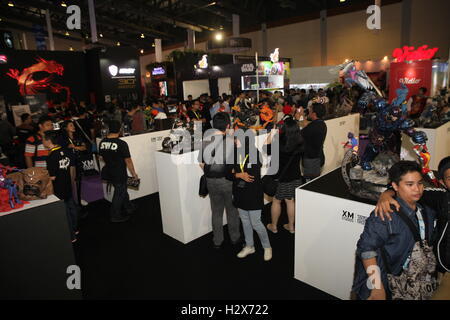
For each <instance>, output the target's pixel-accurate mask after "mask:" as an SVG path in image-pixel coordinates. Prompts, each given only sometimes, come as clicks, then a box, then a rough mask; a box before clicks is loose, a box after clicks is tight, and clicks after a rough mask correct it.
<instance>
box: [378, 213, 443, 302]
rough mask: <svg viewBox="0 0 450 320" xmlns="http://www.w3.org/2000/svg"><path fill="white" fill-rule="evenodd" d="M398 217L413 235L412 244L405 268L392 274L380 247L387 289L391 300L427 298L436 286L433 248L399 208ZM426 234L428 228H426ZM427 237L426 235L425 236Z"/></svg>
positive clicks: (435, 262)
mask: <svg viewBox="0 0 450 320" xmlns="http://www.w3.org/2000/svg"><path fill="white" fill-rule="evenodd" d="M398 215H399V217H400V218H401V219H402V220H403V221H404V222H405V223H406V225H407V226H408V228H409V229H410V231H411V232H412V234H413V236H414V240H415V241H416V243H415V244H414V247H413V250H412V253H411V256H410V262H409V266H408V268H407V269H405V270H403V271H402V272H401V274H400V275H394V274H393V273H392V270H391V268H390V266H389V263H388V259H387V252H386V249H385V248H384V247H383V248H382V249H381V257H382V260H383V263H384V265H385V268H386V271H387V279H388V286H389V291H390V293H391V299H392V300H428V299H430V298H431V297H432V296H433V294H434V292H435V291H436V289H437V287H438V282H437V277H436V265H437V261H436V258H435V256H434V253H433V248H432V247H431V246H430V245H429V244H428V241H427V240H422V239H421V237H420V231H419V229H418V228H417V226H416V225H414V223H413V222H412V221H411V220H410V219H409V218H408V217H407V216H406V214H405V213H404V212H403V211H402V210H400V211H399V212H398ZM426 234H428V230H426ZM425 238H427V236H426V237H425Z"/></svg>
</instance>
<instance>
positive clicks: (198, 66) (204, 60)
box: [194, 54, 208, 69]
mask: <svg viewBox="0 0 450 320" xmlns="http://www.w3.org/2000/svg"><path fill="white" fill-rule="evenodd" d="M194 68H195V69H207V68H208V55H207V54H204V55H203V57H202V59H201V60H200V61H199V62H198V63H197V64H196V65H195V66H194Z"/></svg>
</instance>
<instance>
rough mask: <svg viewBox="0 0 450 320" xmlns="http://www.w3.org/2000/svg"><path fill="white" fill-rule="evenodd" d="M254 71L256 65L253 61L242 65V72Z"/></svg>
mask: <svg viewBox="0 0 450 320" xmlns="http://www.w3.org/2000/svg"><path fill="white" fill-rule="evenodd" d="M254 71H255V65H254V64H253V63H245V64H243V65H242V67H241V72H242V73H247V72H254Z"/></svg>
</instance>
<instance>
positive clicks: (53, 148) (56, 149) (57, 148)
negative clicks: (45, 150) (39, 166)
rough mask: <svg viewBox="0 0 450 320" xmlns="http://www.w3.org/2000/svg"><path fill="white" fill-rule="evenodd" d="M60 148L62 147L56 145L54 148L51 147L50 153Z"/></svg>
mask: <svg viewBox="0 0 450 320" xmlns="http://www.w3.org/2000/svg"><path fill="white" fill-rule="evenodd" d="M59 149H61V147H55V148H53V149H50V153H52V152H53V151H56V150H59Z"/></svg>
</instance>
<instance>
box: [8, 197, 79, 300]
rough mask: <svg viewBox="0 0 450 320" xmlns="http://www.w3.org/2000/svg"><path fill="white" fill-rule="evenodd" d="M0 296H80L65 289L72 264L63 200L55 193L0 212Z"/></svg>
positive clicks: (26, 298)
mask: <svg viewBox="0 0 450 320" xmlns="http://www.w3.org/2000/svg"><path fill="white" fill-rule="evenodd" d="M0 261H1V263H0V299H8V300H9V299H14V300H28V299H33V300H34V299H58V300H61V299H62V300H78V299H82V294H81V291H80V290H77V289H75V290H69V289H68V287H67V280H68V278H69V277H70V276H71V274H67V268H68V267H69V266H74V265H76V262H75V256H74V252H73V247H72V243H71V241H70V233H69V227H68V223H67V218H66V213H65V206H64V202H63V201H60V200H59V199H58V198H56V197H55V196H50V197H48V198H47V199H44V200H36V201H30V204H28V205H25V207H24V208H21V209H17V210H14V211H10V212H6V213H2V214H0Z"/></svg>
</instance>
